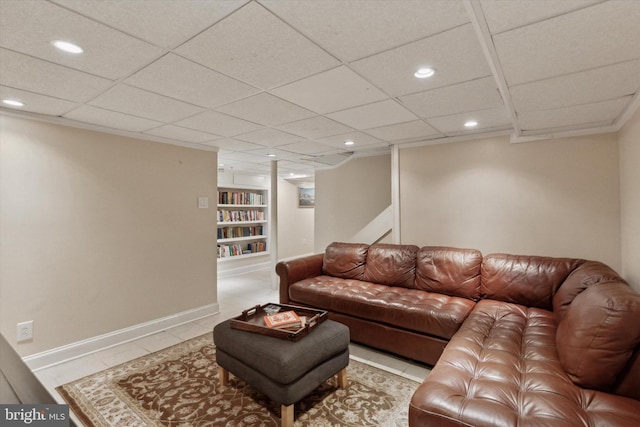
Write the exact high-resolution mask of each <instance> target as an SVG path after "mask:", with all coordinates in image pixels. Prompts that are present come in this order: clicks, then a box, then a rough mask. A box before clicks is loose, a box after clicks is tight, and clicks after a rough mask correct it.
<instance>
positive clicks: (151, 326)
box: [22, 303, 220, 371]
mask: <svg viewBox="0 0 640 427" xmlns="http://www.w3.org/2000/svg"><path fill="white" fill-rule="evenodd" d="M219 312H220V307H219V305H218V304H217V303H215V304H208V305H204V306H202V307H197V308H194V309H191V310H187V311H183V312H181V313H176V314H172V315H170V316H167V317H162V318H160V319H155V320H151V321H149V322H145V323H140V324H138V325H133V326H130V327H128V328H124V329H120V330H117V331H113V332H109V333H107V334H103V335H98V336H96V337H92V338H88V339H86V340H82V341H77V342H74V343H71V344H67V345H64V346H62V347H57V348H53V349H51V350H47V351H43V352H41V353H36V354H32V355H29V356H26V357H24V358H23V359H22V360H24V362H25V363H26V364H27V366H29V368H30V369H31V370H32V371H38V370H39V369H44V368H48V367H50V366H52V365H57V364H59V363H63V362H66V361H69V360H72V359H77V358H78V357H82V356H86V355H87V354H90V353H95V352H97V351H100V350H104V349H106V348H109V347H113V346H116V345H119V344H123V343H125V342H128V341H132V340H136V339H138V338H142V337H144V336H147V335H151V334H155V333H158V332H162V331H164V330H166V329H169V328H172V327H174V326H178V325H182V324H184V323H188V322H192V321H194V320H197V319H201V318H203V317H206V316H211V315H213V314H216V313H219Z"/></svg>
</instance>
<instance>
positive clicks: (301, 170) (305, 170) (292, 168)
mask: <svg viewBox="0 0 640 427" xmlns="http://www.w3.org/2000/svg"><path fill="white" fill-rule="evenodd" d="M278 174H279V175H284V174H286V175H295V176H296V177H298V178H310V179H311V180H313V167H312V166H310V165H309V164H308V163H303V162H301V161H291V160H280V161H278ZM298 175H300V176H298Z"/></svg>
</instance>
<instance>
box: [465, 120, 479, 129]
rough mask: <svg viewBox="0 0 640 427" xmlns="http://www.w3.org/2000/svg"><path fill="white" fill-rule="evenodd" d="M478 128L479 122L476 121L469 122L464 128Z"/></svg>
mask: <svg viewBox="0 0 640 427" xmlns="http://www.w3.org/2000/svg"><path fill="white" fill-rule="evenodd" d="M476 126H478V122H477V121H475V120H469V121H467V122H465V123H464V127H466V128H474V127H476Z"/></svg>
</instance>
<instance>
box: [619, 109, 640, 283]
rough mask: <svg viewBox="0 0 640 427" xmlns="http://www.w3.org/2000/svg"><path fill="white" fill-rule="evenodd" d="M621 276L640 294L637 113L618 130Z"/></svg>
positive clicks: (639, 125) (639, 135)
mask: <svg viewBox="0 0 640 427" xmlns="http://www.w3.org/2000/svg"><path fill="white" fill-rule="evenodd" d="M619 141H620V207H621V233H620V234H621V235H622V275H623V276H624V278H625V279H627V280H628V281H629V283H630V284H631V286H633V287H634V288H635V289H637V290H638V291H640V110H638V111H636V113H635V115H634V116H633V117H632V118H631V119H630V120H629V121H628V122H627V124H626V125H625V126H624V128H622V130H621V131H620V136H619Z"/></svg>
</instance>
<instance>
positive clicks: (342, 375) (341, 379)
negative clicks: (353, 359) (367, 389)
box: [338, 368, 349, 388]
mask: <svg viewBox="0 0 640 427" xmlns="http://www.w3.org/2000/svg"><path fill="white" fill-rule="evenodd" d="M348 386H349V383H348V382H347V368H344V369H343V370H341V371H340V372H338V387H340V388H347V387H348Z"/></svg>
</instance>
